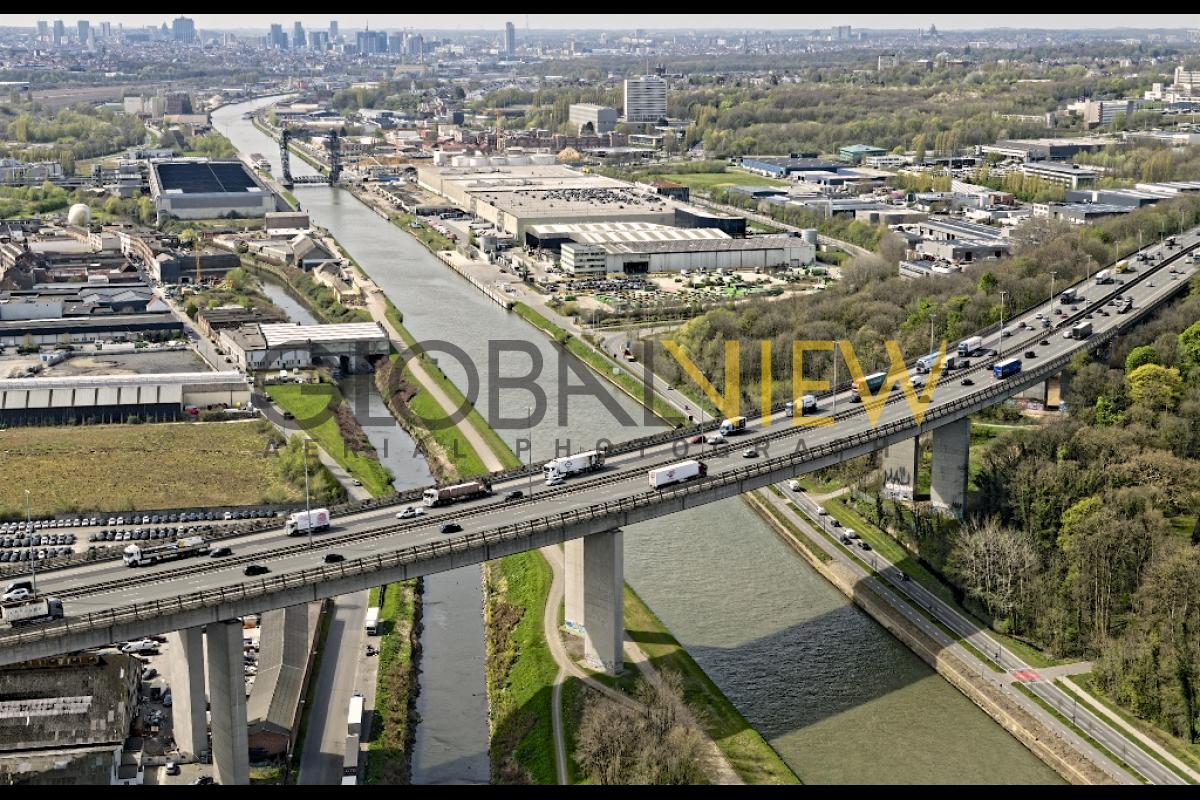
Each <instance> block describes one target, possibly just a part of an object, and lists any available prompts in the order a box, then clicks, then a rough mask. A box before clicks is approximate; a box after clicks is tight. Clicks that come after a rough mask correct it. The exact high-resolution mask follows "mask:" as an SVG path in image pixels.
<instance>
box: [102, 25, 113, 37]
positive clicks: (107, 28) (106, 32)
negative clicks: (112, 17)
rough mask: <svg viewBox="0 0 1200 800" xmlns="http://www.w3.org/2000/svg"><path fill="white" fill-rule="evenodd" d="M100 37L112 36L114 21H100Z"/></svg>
mask: <svg viewBox="0 0 1200 800" xmlns="http://www.w3.org/2000/svg"><path fill="white" fill-rule="evenodd" d="M100 37H101V38H103V39H110V38H112V23H111V22H101V23H100Z"/></svg>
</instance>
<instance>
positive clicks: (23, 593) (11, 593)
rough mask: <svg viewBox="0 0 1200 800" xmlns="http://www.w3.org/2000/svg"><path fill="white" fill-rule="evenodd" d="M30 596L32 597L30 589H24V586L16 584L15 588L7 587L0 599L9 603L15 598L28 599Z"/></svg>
mask: <svg viewBox="0 0 1200 800" xmlns="http://www.w3.org/2000/svg"><path fill="white" fill-rule="evenodd" d="M30 597H33V592H32V591H31V590H29V589H26V588H25V587H24V586H18V587H17V588H16V589H9V590H8V591H7V592H5V593H4V596H3V597H0V601H3V602H5V603H11V602H14V601H16V600H28V599H29V598H30Z"/></svg>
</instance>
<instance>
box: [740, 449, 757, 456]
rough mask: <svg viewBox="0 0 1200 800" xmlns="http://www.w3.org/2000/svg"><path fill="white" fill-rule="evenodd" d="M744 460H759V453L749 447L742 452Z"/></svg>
mask: <svg viewBox="0 0 1200 800" xmlns="http://www.w3.org/2000/svg"><path fill="white" fill-rule="evenodd" d="M742 458H758V451H757V450H755V449H754V448H753V447H747V448H746V449H745V450H743V451H742Z"/></svg>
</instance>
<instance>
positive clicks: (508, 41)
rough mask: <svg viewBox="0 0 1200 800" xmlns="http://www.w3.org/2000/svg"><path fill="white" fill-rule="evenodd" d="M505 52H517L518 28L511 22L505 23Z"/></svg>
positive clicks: (510, 53) (509, 53) (511, 53)
mask: <svg viewBox="0 0 1200 800" xmlns="http://www.w3.org/2000/svg"><path fill="white" fill-rule="evenodd" d="M504 52H505V53H507V54H508V55H510V56H511V55H513V54H514V53H516V52H517V29H516V26H514V25H513V24H512V23H511V22H506V23H504Z"/></svg>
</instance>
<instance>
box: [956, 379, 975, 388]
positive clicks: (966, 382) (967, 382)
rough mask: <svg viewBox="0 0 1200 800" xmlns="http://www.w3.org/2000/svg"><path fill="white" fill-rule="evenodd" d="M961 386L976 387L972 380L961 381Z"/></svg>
mask: <svg viewBox="0 0 1200 800" xmlns="http://www.w3.org/2000/svg"><path fill="white" fill-rule="evenodd" d="M959 384H960V385H962V386H974V385H975V381H973V380H971V379H970V378H963V379H962V380H961V381H959Z"/></svg>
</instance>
